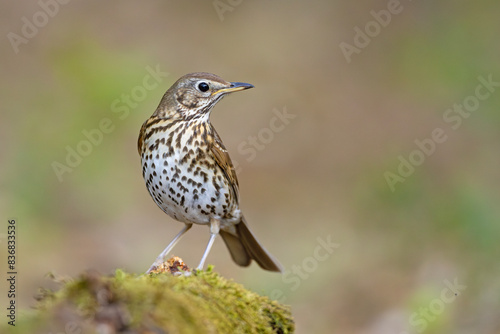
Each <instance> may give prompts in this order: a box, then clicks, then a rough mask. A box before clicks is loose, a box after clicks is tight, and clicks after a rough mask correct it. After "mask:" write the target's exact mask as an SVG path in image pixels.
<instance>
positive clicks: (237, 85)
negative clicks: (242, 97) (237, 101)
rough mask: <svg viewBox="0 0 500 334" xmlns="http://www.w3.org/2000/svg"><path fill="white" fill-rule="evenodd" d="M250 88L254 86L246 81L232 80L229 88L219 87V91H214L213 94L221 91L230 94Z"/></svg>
mask: <svg viewBox="0 0 500 334" xmlns="http://www.w3.org/2000/svg"><path fill="white" fill-rule="evenodd" d="M249 88H253V85H251V84H248V83H244V82H231V86H229V87H228V88H222V89H219V90H218V91H215V92H213V93H212V95H216V94H221V93H222V94H228V93H233V92H237V91H240V90H244V89H249Z"/></svg>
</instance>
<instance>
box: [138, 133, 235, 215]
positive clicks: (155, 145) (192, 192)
mask: <svg viewBox="0 0 500 334" xmlns="http://www.w3.org/2000/svg"><path fill="white" fill-rule="evenodd" d="M153 129H154V128H153ZM210 153H211V152H210V150H209V149H208V145H207V144H206V142H205V141H203V140H201V137H199V138H198V136H196V133H195V134H193V133H188V131H185V130H184V129H183V128H182V127H181V124H179V125H178V126H170V127H169V128H168V131H158V130H157V131H154V130H153V131H152V132H151V134H149V135H147V136H146V139H145V141H144V149H143V152H142V154H141V158H142V171H143V177H144V180H145V181H146V186H147V189H148V191H149V193H150V194H151V196H152V197H153V199H154V201H155V202H156V204H157V205H158V206H159V207H160V208H161V209H162V210H163V211H164V212H165V213H167V214H168V215H169V216H171V217H173V218H175V219H177V220H179V221H181V222H184V223H194V224H208V223H209V221H210V219H211V218H217V219H220V220H221V222H223V223H224V222H226V223H234V222H237V221H239V219H240V212H239V210H238V207H237V203H235V200H234V199H233V198H232V196H231V192H230V190H229V189H230V186H229V182H228V180H227V179H226V178H225V177H224V174H223V172H222V171H221V169H220V168H219V166H217V164H216V163H215V160H214V159H213V158H212V157H211V154H210Z"/></svg>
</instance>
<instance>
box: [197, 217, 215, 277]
mask: <svg viewBox="0 0 500 334" xmlns="http://www.w3.org/2000/svg"><path fill="white" fill-rule="evenodd" d="M219 230H220V221H219V220H217V219H213V218H212V219H210V239H209V240H208V245H207V248H206V249H205V253H203V257H202V258H201V261H200V264H199V265H198V268H196V270H203V267H204V265H205V260H206V259H207V256H208V253H210V249H211V248H212V245H213V244H214V241H215V237H216V236H217V235H218V234H219Z"/></svg>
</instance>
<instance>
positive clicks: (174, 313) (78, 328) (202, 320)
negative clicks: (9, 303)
mask: <svg viewBox="0 0 500 334" xmlns="http://www.w3.org/2000/svg"><path fill="white" fill-rule="evenodd" d="M23 318H24V319H23ZM28 318H29V319H27V318H26V317H21V318H19V319H18V320H19V321H18V325H17V326H16V327H15V328H9V329H15V332H17V333H51V332H52V333H67V334H79V333H127V334H132V333H155V334H163V333H165V334H166V333H169V334H170V333H292V332H293V330H294V323H293V319H292V316H291V312H290V308H289V307H287V306H283V305H280V304H279V303H277V302H275V301H271V300H269V298H267V297H262V296H259V295H257V294H256V293H253V292H250V291H248V290H246V289H245V288H244V287H243V286H242V285H240V284H237V283H234V282H232V281H228V280H226V279H224V278H222V277H220V276H219V275H218V274H217V273H215V272H213V271H212V269H211V268H209V269H208V271H205V272H197V273H195V274H192V275H190V276H184V275H181V276H177V277H176V276H173V275H171V274H165V273H164V274H152V275H139V276H138V275H131V274H127V273H124V272H123V271H121V270H118V271H117V272H116V273H115V275H114V276H102V275H100V274H97V273H86V274H83V275H82V276H81V277H80V278H78V279H75V280H69V281H66V282H64V284H63V286H62V288H61V289H60V290H59V291H57V292H50V291H46V292H44V293H43V294H42V296H41V298H40V303H39V307H38V309H37V311H36V313H35V315H33V316H30V317H28Z"/></svg>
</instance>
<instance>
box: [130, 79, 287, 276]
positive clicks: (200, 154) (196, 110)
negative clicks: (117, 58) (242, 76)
mask: <svg viewBox="0 0 500 334" xmlns="http://www.w3.org/2000/svg"><path fill="white" fill-rule="evenodd" d="M252 87H253V86H252V85H250V84H246V83H240V82H228V81H225V80H223V79H222V78H220V77H218V76H216V75H214V74H210V73H201V72H200V73H191V74H187V75H185V76H183V77H181V78H180V79H179V80H177V81H176V82H175V83H174V84H173V85H172V87H170V88H169V89H168V90H167V92H166V93H165V95H164V96H163V98H162V100H161V102H160V104H159V106H158V108H157V109H156V111H155V112H154V113H153V115H152V116H151V117H150V118H149V119H148V120H147V121H146V122H144V124H143V125H142V127H141V131H140V134H139V140H138V150H139V154H140V155H141V160H142V173H143V177H144V180H145V181H146V187H147V189H148V191H149V193H150V194H151V196H152V198H153V200H154V201H155V202H156V204H157V205H158V206H159V207H160V208H161V209H162V210H163V211H164V212H165V213H167V214H168V215H169V216H171V217H172V218H174V219H176V220H178V221H180V222H183V223H184V224H185V226H184V228H183V229H182V230H181V231H180V232H179V234H178V235H177V236H176V237H175V238H174V239H173V240H172V242H171V243H170V244H169V245H168V246H167V247H166V248H165V250H164V251H163V252H162V253H161V254H160V255H159V256H158V258H157V259H156V261H155V263H153V265H152V266H151V268H150V269H149V270H148V272H150V271H151V270H152V269H154V267H156V266H158V265H159V264H160V263H162V262H163V259H164V257H165V256H166V255H167V254H168V252H170V250H171V249H172V248H173V247H174V246H175V244H176V243H177V241H179V239H180V238H181V236H182V235H183V234H184V233H185V232H187V230H189V229H190V228H191V226H192V224H202V225H209V227H210V240H209V242H208V245H207V248H206V250H205V252H204V254H203V257H202V259H201V261H200V264H199V266H198V269H203V266H204V263H205V260H206V257H207V256H208V253H209V252H210V249H211V247H212V244H213V242H214V240H215V237H216V236H217V234H220V235H221V236H222V239H223V240H224V242H225V244H226V246H227V248H228V249H229V252H230V254H231V257H232V259H233V260H234V261H235V262H236V263H237V264H238V265H240V266H248V265H249V264H250V263H251V261H252V260H255V261H256V262H257V263H258V264H259V265H260V266H261V267H262V268H263V269H266V270H270V271H281V265H280V264H279V262H278V261H277V260H276V259H274V258H273V257H272V255H270V254H269V253H268V252H267V251H266V250H265V249H264V248H263V247H262V246H261V245H260V243H259V242H258V241H257V239H256V238H255V236H254V235H253V234H252V232H251V231H250V229H249V228H248V225H247V224H246V221H245V218H244V217H243V214H242V213H241V211H240V209H239V191H238V179H237V176H236V172H235V169H234V166H233V163H232V162H231V158H230V157H229V154H228V152H227V150H226V148H225V147H224V144H223V143H222V140H221V139H220V137H219V135H218V134H217V131H215V129H214V127H213V126H212V124H211V123H210V112H211V111H212V108H213V107H214V106H215V104H216V103H217V102H218V101H220V100H221V99H222V98H223V97H224V96H225V95H226V94H229V93H232V92H236V91H240V90H244V89H249V88H252Z"/></svg>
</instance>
